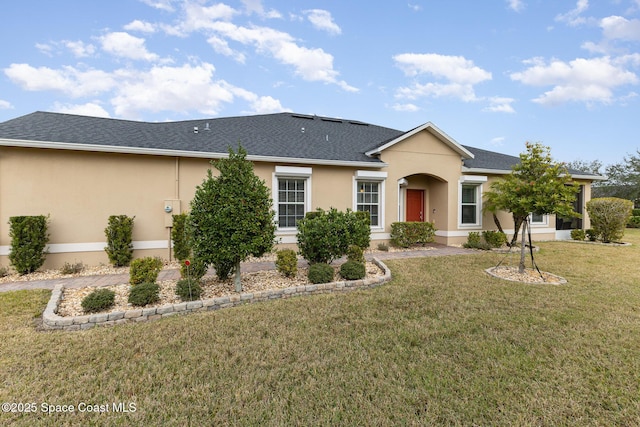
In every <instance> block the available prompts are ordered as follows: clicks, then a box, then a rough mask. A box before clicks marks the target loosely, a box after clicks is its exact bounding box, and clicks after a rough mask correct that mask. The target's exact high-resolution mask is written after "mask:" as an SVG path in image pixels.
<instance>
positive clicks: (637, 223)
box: [627, 209, 640, 228]
mask: <svg viewBox="0 0 640 427" xmlns="http://www.w3.org/2000/svg"><path fill="white" fill-rule="evenodd" d="M634 210H639V209H634ZM627 228H640V215H636V216H632V217H631V218H629V222H627Z"/></svg>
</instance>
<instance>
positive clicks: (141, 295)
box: [128, 283, 160, 307]
mask: <svg viewBox="0 0 640 427" xmlns="http://www.w3.org/2000/svg"><path fill="white" fill-rule="evenodd" d="M159 300H160V286H159V285H158V284H157V283H141V284H139V285H136V286H132V287H131V291H129V299H128V301H129V304H132V305H135V306H138V307H144V306H145V305H148V304H153V303H154V302H158V301H159Z"/></svg>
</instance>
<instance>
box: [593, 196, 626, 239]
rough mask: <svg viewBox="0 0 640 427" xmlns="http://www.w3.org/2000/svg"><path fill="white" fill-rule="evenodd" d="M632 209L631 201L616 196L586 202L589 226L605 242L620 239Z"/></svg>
mask: <svg viewBox="0 0 640 427" xmlns="http://www.w3.org/2000/svg"><path fill="white" fill-rule="evenodd" d="M632 209H633V203H632V202H631V201H630V200H626V199H620V198H617V197H603V198H598V199H592V200H590V201H588V202H587V212H589V218H590V219H591V228H593V231H594V232H595V234H596V236H597V237H598V238H600V240H602V241H603V242H605V243H609V242H615V241H619V240H620V239H622V236H624V229H625V227H626V225H627V222H629V218H631V211H632Z"/></svg>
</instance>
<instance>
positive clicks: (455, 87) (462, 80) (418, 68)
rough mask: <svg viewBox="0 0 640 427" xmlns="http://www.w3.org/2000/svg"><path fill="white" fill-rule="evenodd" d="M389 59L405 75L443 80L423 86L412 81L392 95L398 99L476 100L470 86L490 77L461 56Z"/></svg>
mask: <svg viewBox="0 0 640 427" xmlns="http://www.w3.org/2000/svg"><path fill="white" fill-rule="evenodd" d="M393 59H394V61H395V62H396V65H397V66H398V67H399V68H400V69H402V70H403V71H404V73H405V75H406V76H409V77H421V76H430V77H431V78H433V79H436V80H444V82H433V81H432V82H428V83H425V84H422V83H419V82H414V83H412V85H410V86H409V87H401V88H399V89H398V90H397V92H396V97H398V98H407V99H417V98H420V97H435V98H440V97H453V98H458V99H461V100H463V101H476V100H477V98H476V95H475V91H474V88H473V86H474V85H475V84H478V83H481V82H483V81H486V80H491V78H492V77H491V73H490V72H488V71H485V70H483V69H482V68H480V67H477V66H476V65H474V63H473V61H470V60H468V59H465V58H464V57H462V56H448V55H439V54H435V53H426V54H418V53H403V54H400V55H396V56H394V57H393Z"/></svg>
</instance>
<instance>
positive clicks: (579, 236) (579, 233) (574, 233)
mask: <svg viewBox="0 0 640 427" xmlns="http://www.w3.org/2000/svg"><path fill="white" fill-rule="evenodd" d="M586 236H587V233H585V231H584V230H582V229H580V228H576V229H575V230H571V238H572V239H573V240H579V241H583V240H584V239H585V237H586Z"/></svg>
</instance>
